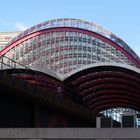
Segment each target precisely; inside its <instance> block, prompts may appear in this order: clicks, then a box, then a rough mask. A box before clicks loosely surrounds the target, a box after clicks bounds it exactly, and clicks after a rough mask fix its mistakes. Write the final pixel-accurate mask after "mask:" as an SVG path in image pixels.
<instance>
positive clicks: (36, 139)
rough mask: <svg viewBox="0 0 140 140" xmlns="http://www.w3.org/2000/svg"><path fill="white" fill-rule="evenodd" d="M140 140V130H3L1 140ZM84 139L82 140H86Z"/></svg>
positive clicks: (0, 131) (0, 134)
mask: <svg viewBox="0 0 140 140" xmlns="http://www.w3.org/2000/svg"><path fill="white" fill-rule="evenodd" d="M50 138H54V139H56V140H57V139H59V140H60V139H62V138H65V139H67V140H68V139H74V140H76V139H78V140H79V139H81V138H84V139H92V140H140V129H138V128H124V129H123V128H113V129H111V128H5V129H4V128H1V129H0V140H3V139H4V140H9V139H12V140H14V139H17V140H20V139H22V140H47V139H50ZM84 139H82V140H84Z"/></svg>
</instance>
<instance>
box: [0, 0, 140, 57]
mask: <svg viewBox="0 0 140 140" xmlns="http://www.w3.org/2000/svg"><path fill="white" fill-rule="evenodd" d="M64 17H69V18H71V17H73V18H81V19H85V20H90V21H93V22H96V23H98V24H100V25H102V26H103V27H105V28H107V29H109V30H110V31H112V32H113V33H114V34H116V35H117V36H119V37H120V38H122V39H123V40H124V41H125V42H126V43H127V44H128V45H130V46H131V48H132V49H133V50H134V51H135V52H136V53H137V54H138V55H139V56H140V0H1V2H0V32H5V31H19V30H20V31H23V30H25V29H27V28H29V27H31V26H34V25H35V24H38V23H40V22H43V21H46V20H49V19H54V18H64Z"/></svg>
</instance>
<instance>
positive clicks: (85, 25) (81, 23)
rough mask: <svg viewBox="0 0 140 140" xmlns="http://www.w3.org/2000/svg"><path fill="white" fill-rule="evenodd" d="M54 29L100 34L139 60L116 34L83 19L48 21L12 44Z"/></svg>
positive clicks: (18, 37)
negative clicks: (23, 38) (81, 30)
mask: <svg viewBox="0 0 140 140" xmlns="http://www.w3.org/2000/svg"><path fill="white" fill-rule="evenodd" d="M54 27H74V28H81V29H86V30H90V31H93V32H96V33H99V34H101V35H103V36H105V37H107V38H109V39H110V40H112V41H114V42H115V43H117V44H118V45H120V46H121V47H122V48H124V49H125V50H126V51H128V52H129V53H131V54H132V55H133V56H134V57H135V58H137V59H139V57H138V56H137V54H136V53H135V52H134V51H133V50H132V49H131V48H130V47H129V46H128V45H127V44H126V43H125V42H124V41H123V40H122V39H120V38H119V37H117V36H116V35H115V34H113V33H112V32H110V31H109V30H107V29H105V28H104V27H102V26H100V25H99V24H97V23H95V22H89V21H85V20H83V19H75V18H61V19H52V20H48V21H45V22H42V23H39V24H37V25H35V26H33V27H31V28H29V29H27V30H25V31H24V32H22V33H21V34H19V35H18V36H17V37H16V38H14V39H13V40H12V42H14V41H16V40H18V39H20V38H22V37H24V36H26V35H28V34H31V33H33V32H36V31H39V30H43V29H48V28H54Z"/></svg>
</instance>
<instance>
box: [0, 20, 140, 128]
mask: <svg viewBox="0 0 140 140" xmlns="http://www.w3.org/2000/svg"><path fill="white" fill-rule="evenodd" d="M0 55H1V85H2V86H1V91H3V93H4V94H2V95H1V96H2V97H1V99H2V100H3V102H1V104H2V106H3V107H4V111H3V112H2V114H3V115H2V116H0V126H2V127H3V126H5V127H9V126H10V127H130V126H131V127H139V117H138V116H139V112H140V102H139V100H140V92H139V91H140V87H139V85H140V58H139V56H138V55H137V54H136V53H135V52H134V51H133V50H132V49H131V48H130V47H129V46H128V45H127V44H126V43H125V42H124V41H123V40H122V39H120V38H119V37H118V36H116V35H115V34H113V33H112V32H110V31H108V30H107V29H105V28H103V27H102V26H100V25H98V24H96V23H93V22H89V21H85V20H81V19H74V18H63V19H53V20H49V21H45V22H42V23H39V24H37V25H35V26H33V27H31V28H29V29H27V30H26V31H24V32H22V33H20V34H19V35H18V36H16V37H15V38H14V39H13V40H12V41H11V42H10V43H9V44H8V45H7V46H6V47H5V48H4V49H3V50H2V51H1V52H0ZM9 81H11V82H9ZM9 89H10V91H9ZM11 93H12V94H11ZM7 108H10V110H11V112H13V113H12V114H13V115H11V119H9V118H8V117H5V116H8V115H10V114H11V113H10V112H7V111H5V110H6V109H7ZM17 114H18V115H17ZM98 117H100V118H102V119H99V118H98ZM107 117H108V118H107ZM109 117H110V118H109ZM104 118H105V120H104ZM106 118H107V119H108V120H107V119H106ZM124 118H125V119H124ZM17 120H18V121H17ZM123 120H125V121H123ZM132 120H133V121H132ZM96 121H97V123H96ZM100 121H101V122H100ZM5 122H6V123H5ZM106 122H109V123H107V124H106ZM126 122H127V123H126ZM128 122H131V123H130V125H129V123H128ZM5 124H6V125H5ZM108 124H109V125H110V126H109V125H108Z"/></svg>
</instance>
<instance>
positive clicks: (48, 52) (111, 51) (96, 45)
mask: <svg viewBox="0 0 140 140" xmlns="http://www.w3.org/2000/svg"><path fill="white" fill-rule="evenodd" d="M5 56H6V57H8V58H10V59H12V60H15V61H16V62H19V63H20V64H23V65H25V66H28V67H30V68H32V69H35V70H38V71H42V72H46V71H47V70H51V71H54V72H58V73H62V74H64V73H68V72H70V71H72V70H74V69H76V68H79V67H81V66H83V65H88V64H91V63H98V62H117V63H125V64H128V65H134V64H133V63H132V62H131V61H130V60H129V59H128V58H127V57H126V56H125V55H124V54H122V53H121V52H120V51H119V50H117V49H116V48H114V47H113V46H111V45H110V44H108V43H107V42H104V41H103V40H100V39H98V38H96V37H93V36H90V35H87V34H83V33H80V32H71V31H59V32H49V33H44V34H41V35H38V36H35V37H32V38H30V39H27V40H25V41H23V42H22V43H19V44H18V45H16V46H15V47H14V48H12V49H11V50H9V51H8V52H7V53H6V54H5ZM5 63H7V64H9V63H10V62H8V60H7V59H5Z"/></svg>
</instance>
